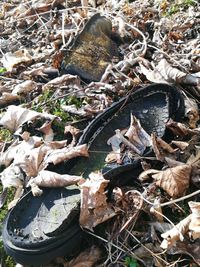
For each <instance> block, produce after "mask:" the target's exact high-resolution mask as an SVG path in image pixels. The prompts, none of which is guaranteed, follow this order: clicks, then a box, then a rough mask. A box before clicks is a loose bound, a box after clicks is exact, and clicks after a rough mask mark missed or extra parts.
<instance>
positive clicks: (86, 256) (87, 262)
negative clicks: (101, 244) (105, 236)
mask: <svg viewBox="0 0 200 267" xmlns="http://www.w3.org/2000/svg"><path fill="white" fill-rule="evenodd" d="M100 256H101V251H100V249H99V248H98V247H95V246H92V247H91V248H89V249H87V250H85V251H83V252H81V253H80V254H79V255H78V256H77V257H75V258H73V259H72V260H71V261H69V262H66V263H65V264H64V267H93V266H94V264H95V263H96V262H97V261H98V260H99V259H100Z"/></svg>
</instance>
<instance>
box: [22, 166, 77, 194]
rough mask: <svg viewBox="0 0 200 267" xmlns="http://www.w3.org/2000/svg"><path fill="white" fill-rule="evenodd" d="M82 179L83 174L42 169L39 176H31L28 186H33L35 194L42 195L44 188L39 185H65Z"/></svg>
mask: <svg viewBox="0 0 200 267" xmlns="http://www.w3.org/2000/svg"><path fill="white" fill-rule="evenodd" d="M81 179H82V177H81V176H75V175H68V174H62V175H61V174H58V173H55V172H51V171H47V170H42V171H40V172H39V173H38V176H37V177H34V178H31V179H30V181H29V182H28V184H27V187H29V186H30V187H31V190H32V193H33V195H34V196H40V195H41V194H42V192H43V191H42V190H41V189H40V188H39V187H65V186H69V185H73V184H77V183H78V182H79V181H80V180H81Z"/></svg>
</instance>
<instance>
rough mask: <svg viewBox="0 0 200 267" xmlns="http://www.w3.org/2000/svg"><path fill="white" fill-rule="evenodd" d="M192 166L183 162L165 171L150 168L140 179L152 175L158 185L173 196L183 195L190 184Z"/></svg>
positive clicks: (143, 179)
mask: <svg viewBox="0 0 200 267" xmlns="http://www.w3.org/2000/svg"><path fill="white" fill-rule="evenodd" d="M191 171H192V167H191V166H190V165H188V164H183V165H180V166H176V167H173V168H168V169H166V170H163V171H158V170H154V169H150V170H147V171H144V172H142V173H141V174H140V176H139V178H138V179H139V180H140V181H145V180H148V179H149V178H150V177H152V178H153V179H154V180H155V182H156V185H157V186H159V187H161V188H162V189H164V190H165V191H166V192H167V193H168V194H169V195H170V196H171V197H173V198H176V197H178V196H182V195H183V194H184V193H185V191H186V189H187V188H188V186H189V181H190V176H191Z"/></svg>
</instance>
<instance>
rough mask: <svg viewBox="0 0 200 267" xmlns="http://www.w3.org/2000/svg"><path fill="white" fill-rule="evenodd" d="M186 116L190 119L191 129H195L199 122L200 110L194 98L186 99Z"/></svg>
mask: <svg viewBox="0 0 200 267" xmlns="http://www.w3.org/2000/svg"><path fill="white" fill-rule="evenodd" d="M184 103H185V115H186V116H187V117H188V118H189V127H190V128H191V129H195V128H196V127H197V122H198V121H199V109H198V105H197V102H196V101H195V100H194V99H193V98H186V99H185V101H184Z"/></svg>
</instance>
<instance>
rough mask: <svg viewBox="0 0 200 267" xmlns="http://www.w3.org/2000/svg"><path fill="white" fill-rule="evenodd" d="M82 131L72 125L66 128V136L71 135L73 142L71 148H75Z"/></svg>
mask: <svg viewBox="0 0 200 267" xmlns="http://www.w3.org/2000/svg"><path fill="white" fill-rule="evenodd" d="M80 132H81V131H80V130H79V129H77V128H76V127H74V126H72V125H67V126H65V130H64V134H65V135H70V136H71V138H72V140H71V142H70V146H74V145H75V144H76V142H77V139H78V136H79V135H80Z"/></svg>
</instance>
